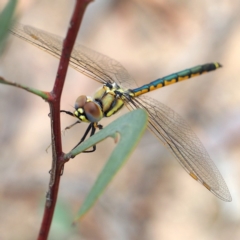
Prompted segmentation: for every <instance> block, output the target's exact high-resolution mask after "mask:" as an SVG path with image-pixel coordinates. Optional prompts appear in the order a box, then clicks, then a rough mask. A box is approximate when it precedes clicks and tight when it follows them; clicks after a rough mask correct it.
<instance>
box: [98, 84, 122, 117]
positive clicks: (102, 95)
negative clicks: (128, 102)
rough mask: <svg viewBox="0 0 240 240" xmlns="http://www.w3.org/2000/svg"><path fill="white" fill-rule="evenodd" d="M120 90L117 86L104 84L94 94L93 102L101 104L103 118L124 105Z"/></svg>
mask: <svg viewBox="0 0 240 240" xmlns="http://www.w3.org/2000/svg"><path fill="white" fill-rule="evenodd" d="M123 92H124V90H122V89H121V88H120V87H119V86H118V85H117V84H115V83H114V84H109V83H108V84H104V85H103V86H102V87H101V88H100V89H98V90H97V91H96V92H95V94H94V100H95V101H97V102H99V103H101V106H102V111H103V115H104V117H110V116H112V115H113V114H114V113H116V112H118V111H119V110H120V109H121V108H122V107H123V105H124V102H123V99H122V98H121V95H122V93H123Z"/></svg>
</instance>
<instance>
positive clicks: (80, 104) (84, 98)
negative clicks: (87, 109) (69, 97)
mask: <svg viewBox="0 0 240 240" xmlns="http://www.w3.org/2000/svg"><path fill="white" fill-rule="evenodd" d="M86 102H87V96H86V95H81V96H79V97H78V98H77V100H76V101H75V106H74V107H75V109H76V110H77V109H79V108H83V106H84V105H85V104H86Z"/></svg>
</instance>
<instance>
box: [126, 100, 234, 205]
mask: <svg viewBox="0 0 240 240" xmlns="http://www.w3.org/2000/svg"><path fill="white" fill-rule="evenodd" d="M126 105H127V107H129V108H132V109H133V108H144V109H145V110H146V111H147V112H148V115H149V124H148V128H149V129H150V130H151V131H152V132H153V133H154V134H155V135H156V137H157V138H158V139H160V141H162V142H163V144H164V145H165V146H167V147H168V149H169V150H170V151H171V152H172V153H173V154H174V155H175V157H176V158H177V159H178V161H179V162H180V164H181V165H182V166H183V168H184V169H185V170H186V171H187V172H188V173H189V174H190V176H191V177H193V178H194V179H195V180H197V181H199V182H200V183H201V184H203V185H204V186H205V187H206V188H207V189H208V190H210V191H211V192H212V193H213V194H215V195H216V196H217V197H219V198H220V199H222V200H224V201H231V200H232V198H231V195H230V193H229V190H228V187H227V185H226V183H225V181H224V179H223V177H222V176H221V174H220V172H219V171H218V169H217V167H216V166H215V164H214V163H213V161H212V160H211V159H210V157H209V155H208V153H207V151H206V150H205V148H204V146H203V145H202V143H201V142H200V140H199V139H198V137H197V136H196V134H195V133H194V132H193V131H192V130H191V128H190V127H189V126H188V124H187V123H186V121H185V120H183V119H182V118H181V117H180V116H179V115H178V114H177V113H175V112H174V111H173V110H172V109H170V108H168V107H167V106H165V105H164V104H162V103H160V102H158V101H157V100H154V99H152V98H150V97H147V96H139V97H138V98H135V99H133V101H132V102H127V104H126Z"/></svg>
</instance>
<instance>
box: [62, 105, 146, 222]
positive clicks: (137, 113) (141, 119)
mask: <svg viewBox="0 0 240 240" xmlns="http://www.w3.org/2000/svg"><path fill="white" fill-rule="evenodd" d="M147 122H148V115H147V113H146V111H145V110H143V109H137V110H134V111H132V112H130V113H127V114H125V115H124V116H122V117H120V118H118V119H117V120H116V121H114V122H112V123H111V124H109V125H108V126H107V127H105V128H104V129H102V130H100V131H99V132H97V133H96V134H95V135H93V136H92V137H91V138H89V139H87V140H86V141H84V142H83V143H82V144H81V145H79V146H78V147H77V148H76V149H74V150H73V151H71V152H70V153H68V154H66V155H65V157H66V158H69V157H74V156H76V154H78V153H79V152H81V151H84V150H86V149H88V148H89V147H91V146H93V145H95V144H96V143H98V142H100V141H102V140H104V139H105V138H106V137H113V138H114V139H115V140H116V139H117V138H116V137H117V136H118V135H120V139H119V141H118V142H117V146H116V148H115V149H114V150H113V152H112V154H111V156H110V158H109V159H108V161H107V163H106V165H105V166H104V168H103V170H102V172H101V173H100V175H99V176H98V178H97V180H96V182H95V184H94V186H93V187H92V189H91V190H90V193H89V194H88V196H87V197H86V199H85V201H84V203H83V205H82V206H81V208H80V210H79V212H78V214H77V217H76V218H75V221H77V220H79V218H81V217H82V216H83V215H84V214H85V213H86V212H87V211H88V210H89V209H90V208H91V207H92V206H93V204H94V203H95V201H96V200H97V199H98V197H99V196H100V194H101V193H102V192H103V190H104V189H105V188H106V186H107V185H108V184H109V182H110V181H111V180H112V178H113V177H114V175H115V174H116V173H117V171H118V170H119V169H120V168H121V166H122V165H123V163H124V162H125V161H126V159H127V158H128V156H129V155H130V153H131V152H132V151H133V149H134V148H135V147H136V145H137V143H138V141H139V140H140V138H141V136H142V134H143V132H144V130H145V128H146V126H147Z"/></svg>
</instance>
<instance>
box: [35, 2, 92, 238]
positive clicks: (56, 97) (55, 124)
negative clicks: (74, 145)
mask: <svg viewBox="0 0 240 240" xmlns="http://www.w3.org/2000/svg"><path fill="white" fill-rule="evenodd" d="M90 2H91V0H76V5H75V8H74V12H73V15H72V18H71V21H70V26H69V28H68V32H67V36H66V38H65V40H64V43H63V50H62V55H61V58H60V63H59V67H58V72H57V76H56V80H55V84H54V87H53V90H52V92H51V97H50V99H49V104H50V114H51V127H52V128H51V129H52V153H53V154H52V157H53V159H52V161H53V164H52V169H51V179H50V183H49V191H48V196H47V198H46V203H45V210H44V215H43V219H42V224H41V228H40V232H39V235H38V240H46V239H47V237H48V234H49V230H50V226H51V222H52V218H53V213H54V209H55V204H56V200H57V195H58V188H59V183H60V177H61V171H62V168H63V163H64V162H63V159H62V156H63V152H62V143H61V128H60V99H61V94H62V90H63V86H64V82H65V77H66V74H67V68H68V64H69V59H70V56H71V52H72V49H73V45H74V42H75V39H76V37H77V34H78V30H79V27H80V24H81V21H82V18H83V14H84V12H85V9H86V7H87V5H88V4H89V3H90Z"/></svg>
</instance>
